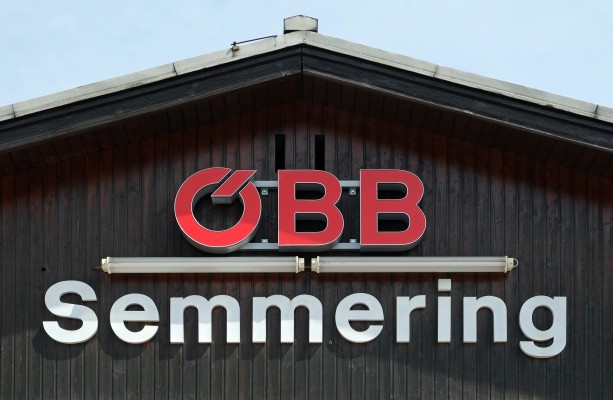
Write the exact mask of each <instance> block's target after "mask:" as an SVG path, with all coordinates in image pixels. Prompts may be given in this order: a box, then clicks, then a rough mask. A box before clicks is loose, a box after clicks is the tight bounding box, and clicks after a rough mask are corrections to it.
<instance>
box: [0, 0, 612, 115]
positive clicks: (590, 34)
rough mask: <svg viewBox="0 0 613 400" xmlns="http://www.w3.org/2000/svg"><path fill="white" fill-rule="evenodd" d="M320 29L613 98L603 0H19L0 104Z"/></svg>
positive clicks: (608, 17) (4, 20) (529, 82)
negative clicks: (292, 29) (294, 26)
mask: <svg viewBox="0 0 613 400" xmlns="http://www.w3.org/2000/svg"><path fill="white" fill-rule="evenodd" d="M296 14H304V15H309V16H311V17H315V18H318V19H319V32H320V33H322V34H324V35H330V36H335V37H338V38H341V39H345V40H349V41H352V42H357V43H361V44H365V45H368V46H372V47H377V48H381V49H385V50H388V51H393V52H396V53H400V54H404V55H407V56H410V57H414V58H418V59H422V60H425V61H429V62H433V63H436V64H440V65H444V66H447V67H452V68H456V69H460V70H464V71H468V72H473V73H477V74H480V75H485V76H488V77H491V78H496V79H501V80H505V81H509V82H513V83H517V84H521V85H525V86H529V87H533V88H537V89H541V90H545V91H548V92H552V93H556V94H561V95H564V96H568V97H572V98H576V99H580V100H585V101H589V102H592V103H597V104H601V105H606V106H609V107H613V77H612V75H613V74H612V71H613V44H612V43H613V22H611V21H613V2H605V1H593V0H588V1H583V2H578V1H567V0H558V1H551V0H539V1H535V0H533V1H527V0H515V1H492V0H489V1H481V0H477V1H464V2H459V1H442V0H441V1H377V2H372V1H363V2H360V1H357V0H354V1H351V2H349V1H337V2H334V1H330V0H329V1H319V0H310V1H308V2H307V1H290V0H288V1H284V2H273V1H266V0H260V1H242V2H239V1H222V0H217V1H208V0H200V1H196V0H174V1H164V2H158V1H151V0H149V1H145V0H134V1H130V0H122V1H117V0H105V1H96V2H94V1H88V0H79V1H75V0H63V1H57V0H22V1H19V2H16V1H14V2H9V1H6V0H5V1H3V2H2V3H1V4H0V34H1V36H0V37H1V38H2V39H0V54H1V57H2V58H1V60H2V62H0V106H1V105H7V104H11V103H16V102H19V101H23V100H28V99H31V98H35V97H39V96H42V95H46V94H50V93H55V92H58V91H61V90H65V89H70V88H73V87H77V86H81V85H84V84H88V83H92V82H97V81H100V80H103V79H108V78H113V77H116V76H120V75H124V74H127V73H130V72H136V71H140V70H143V69H146V68H151V67H155V66H158V65H161V64H166V63H169V62H172V61H177V60H181V59H185V58H189V57H193V56H197V55H201V54H206V53H209V52H212V51H215V50H220V49H223V48H226V47H229V45H230V43H231V42H232V41H233V40H237V41H241V40H247V39H252V38H256V37H260V36H266V35H274V34H280V33H282V27H283V18H285V17H289V16H292V15H296Z"/></svg>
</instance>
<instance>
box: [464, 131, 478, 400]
mask: <svg viewBox="0 0 613 400" xmlns="http://www.w3.org/2000/svg"><path fill="white" fill-rule="evenodd" d="M462 149H463V157H462V160H463V164H462V165H463V169H462V171H463V172H462V198H463V199H464V201H463V203H462V255H463V256H474V255H476V254H477V213H476V210H477V174H476V163H477V161H476V158H477V155H476V151H475V147H474V145H471V144H470V143H468V142H464V144H463V146H462ZM463 278H464V279H463V287H462V293H463V297H473V296H475V295H476V274H464V277H463ZM461 340H462V342H463V341H464V338H462V339H461ZM476 369H477V351H476V346H475V345H474V344H463V345H462V398H466V399H473V398H476V397H477V386H476V382H477V370H476Z"/></svg>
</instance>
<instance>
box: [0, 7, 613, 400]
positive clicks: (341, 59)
mask: <svg viewBox="0 0 613 400" xmlns="http://www.w3.org/2000/svg"><path fill="white" fill-rule="evenodd" d="M288 23H289V24H290V25H289V26H287V29H286V32H285V33H284V34H283V35H280V36H278V37H276V38H270V39H265V40H262V41H260V42H257V43H254V44H251V45H239V46H235V47H236V48H233V49H229V50H227V51H226V50H224V51H222V52H219V53H214V54H211V55H207V56H202V57H198V58H195V59H192V60H187V61H183V62H178V63H175V64H172V65H169V66H162V67H159V68H156V69H153V70H150V71H145V72H143V73H139V74H135V75H131V76H127V77H123V78H119V79H117V80H113V81H108V82H102V83H99V84H94V85H92V86H89V87H85V88H79V89H75V90H73V91H68V92H64V93H60V94H57V95H53V96H49V97H46V98H42V99H36V100H32V101H29V102H24V103H20V104H15V105H12V106H8V107H3V108H0V172H1V175H2V176H1V178H0V188H1V210H0V219H1V231H0V236H1V243H2V245H1V248H0V268H1V275H0V287H1V289H0V290H1V291H0V304H1V311H0V331H1V338H0V340H1V353H0V397H1V398H22V399H26V398H32V399H34V398H44V399H51V398H58V399H64V398H214V399H221V398H227V399H234V398H283V399H287V398H309V399H313V398H317V399H328V398H395V399H396V398H398V399H403V398H435V397H436V398H507V397H513V398H517V397H519V398H528V397H531V398H594V399H601V398H607V397H608V396H610V393H611V392H612V391H613V369H612V368H611V367H610V364H611V361H610V360H611V359H612V358H613V319H612V318H611V316H612V315H613V314H612V311H613V308H612V307H613V298H612V296H613V295H612V294H611V291H610V290H609V288H610V287H612V286H613V250H612V249H613V162H612V160H613V156H612V151H613V110H610V109H607V108H606V107H598V106H593V105H590V104H587V103H583V102H579V101H575V100H571V99H566V98H562V97H558V96H554V95H550V94H547V93H542V92H538V91H535V90H529V89H525V88H521V87H519V86H514V85H510V84H506V83H502V82H497V81H493V80H490V79H487V78H482V77H478V76H473V75H471V74H466V73H461V72H458V71H454V70H451V69H446V68H442V67H437V66H434V65H431V64H428V63H424V62H421V61H417V60H413V59H410V58H408V57H403V56H398V55H395V54H391V53H387V52H384V51H381V50H376V49H371V48H366V47H364V46H360V45H355V44H352V43H348V42H345V41H343V40H339V39H335V38H330V37H327V36H324V35H321V34H319V33H317V32H316V28H313V26H311V25H309V24H312V23H313V21H311V20H308V19H300V18H299V19H297V20H290V21H288ZM292 23H295V24H296V25H295V26H292V25H291V24H292ZM305 23H306V24H307V25H301V24H305ZM213 167H226V168H230V169H232V170H255V171H256V172H255V175H254V179H255V181H257V182H276V181H277V180H278V177H279V171H282V170H322V171H327V172H329V173H331V174H332V175H333V176H335V177H336V178H337V179H338V180H340V181H353V182H355V181H358V182H359V180H360V171H361V170H377V169H383V170H390V169H397V170H402V171H409V172H411V173H413V174H415V175H416V176H418V177H419V179H420V180H421V182H423V188H424V191H423V196H422V198H421V201H420V202H419V208H420V209H421V210H422V211H423V213H424V215H425V220H426V221H427V223H426V227H425V230H424V232H423V236H422V237H421V240H420V241H419V243H418V244H417V245H415V246H414V247H412V248H410V249H406V250H402V251H387V250H380V251H378V252H374V253H364V252H360V251H356V250H354V249H353V248H352V247H351V246H349V247H347V249H346V250H340V251H335V250H323V251H315V252H311V251H308V249H307V250H299V251H294V252H284V253H280V252H279V251H277V250H275V249H274V248H269V249H266V248H264V247H265V246H261V247H263V248H264V249H263V250H262V249H260V250H258V249H253V250H239V251H236V252H235V253H232V254H228V255H216V254H215V255H214V254H209V253H207V252H204V251H201V250H200V249H198V248H196V247H195V246H194V245H193V244H192V243H190V241H188V240H186V238H185V237H184V235H183V234H182V232H181V229H180V227H179V226H178V224H177V220H176V218H175V212H174V206H175V198H176V195H177V192H178V190H179V188H180V187H181V185H182V184H183V183H184V182H185V181H186V179H187V178H188V177H190V176H191V175H192V174H194V173H196V172H198V171H201V170H204V169H207V168H213ZM354 186H355V185H354ZM264 189H265V190H266V191H265V192H264ZM353 189H354V190H355V191H356V192H357V193H355V195H354V193H352V192H351V191H350V190H345V189H344V190H343V194H342V195H341V196H340V200H339V201H338V203H336V205H337V207H338V209H339V210H340V213H341V214H342V215H343V218H344V228H343V230H342V235H341V236H340V243H350V244H351V243H360V239H361V237H360V236H361V234H360V232H361V230H360V224H361V220H362V217H363V213H362V212H361V211H360V206H361V205H360V195H359V194H360V191H359V187H354V188H353ZM276 192H277V190H276V188H275V187H274V186H272V185H271V187H270V188H266V187H263V186H261V185H260V186H258V193H259V194H260V198H261V205H262V210H261V220H260V224H259V228H258V229H257V231H256V232H255V236H254V237H253V239H252V240H251V242H252V243H259V244H265V243H269V244H274V243H277V242H278V239H279V238H278V235H279V233H278V232H279V227H278V219H279V197H278V196H277V193H276ZM305 196H306V198H311V197H309V196H310V195H309V194H306V195H305ZM381 196H383V197H385V196H389V197H388V198H391V199H396V198H401V197H402V196H403V194H402V193H401V194H398V193H389V194H387V195H386V194H381ZM243 208H244V207H243V206H242V205H241V203H240V202H238V201H236V202H233V203H232V204H230V205H215V204H212V203H211V200H210V198H209V199H207V198H204V199H203V200H201V201H200V202H198V203H196V204H195V209H194V214H195V215H196V217H197V219H198V220H199V221H200V223H201V224H202V225H204V226H206V227H208V228H210V229H212V230H217V231H219V230H224V229H229V228H231V227H232V226H233V225H234V224H236V223H237V221H238V220H239V219H240V217H241V215H242V212H243V211H242V210H243ZM401 220H402V219H399V220H393V221H387V222H381V225H380V227H379V229H381V230H382V231H392V232H393V231H402V230H405V229H408V226H410V224H411V221H412V219H411V221H408V222H406V221H405V222H402V221H401ZM325 227H326V224H325V222H324V223H321V222H318V221H307V222H305V223H304V225H302V227H301V228H300V229H305V230H308V231H321V230H323V229H325ZM256 247H257V246H256ZM229 256H232V257H243V258H244V259H246V260H250V259H254V258H255V257H269V258H270V260H273V259H274V258H277V257H282V256H283V257H286V256H292V257H293V256H298V257H300V258H304V259H305V260H306V261H305V263H306V264H307V265H306V268H305V271H303V272H299V273H291V272H275V273H268V272H263V271H260V270H254V272H253V273H224V272H219V273H195V272H194V273H146V272H145V273H138V274H136V273H135V274H122V273H112V274H107V273H105V272H103V271H101V270H100V264H101V262H100V260H101V259H103V258H104V259H106V258H107V257H149V258H159V257H177V258H183V257H199V258H210V257H229ZM317 256H320V257H321V258H322V260H323V259H324V258H325V257H331V256H334V257H347V259H348V260H352V259H356V258H360V257H365V256H369V257H386V258H396V257H407V256H410V257H414V258H416V259H417V258H422V257H452V258H457V259H458V260H460V258H461V257H476V256H508V257H512V258H514V259H517V260H518V263H519V265H518V266H517V267H516V268H514V269H513V270H511V271H509V272H507V273H494V272H458V273H450V272H439V273H431V272H419V273H413V272H377V270H376V268H375V267H373V268H372V270H369V271H368V272H365V273H364V272H354V271H351V269H350V267H349V270H348V271H347V272H345V273H330V274H325V273H317V272H315V271H314V270H312V268H310V267H309V266H311V267H312V264H311V261H310V260H311V258H315V257H317ZM247 264H248V263H247ZM441 280H443V281H441ZM447 280H450V283H451V287H450V290H449V291H447V290H446V289H444V288H442V286H439V284H442V285H443V286H444V285H445V284H448V283H449V281H447ZM66 281H76V282H81V283H83V284H85V285H86V286H88V287H90V288H91V289H92V290H93V292H94V294H95V300H91V299H90V300H87V301H84V300H83V296H80V295H79V294H78V293H79V292H74V293H70V292H68V293H67V294H66V295H65V296H63V297H62V298H61V299H62V301H63V302H65V303H67V304H77V305H82V306H85V307H87V308H88V309H89V310H91V311H92V312H93V313H94V314H95V316H96V319H97V328H96V330H95V333H94V334H93V335H92V336H91V338H89V339H87V340H86V341H84V342H82V343H74V344H68V343H61V341H58V340H56V339H54V338H52V337H51V336H50V334H49V332H48V331H47V330H46V329H45V327H44V326H43V321H47V322H57V323H58V326H59V327H60V328H61V329H63V330H64V331H70V330H72V331H78V330H79V329H82V328H83V326H85V324H84V323H83V321H80V320H79V318H74V317H73V318H63V317H61V316H58V314H57V312H52V311H53V307H50V306H49V304H48V303H46V297H45V296H46V294H48V291H49V289H50V288H52V287H54V285H56V284H57V283H58V282H66ZM67 285H70V283H69V284H67ZM127 294H143V295H145V296H147V297H148V298H150V299H151V300H152V301H153V303H154V305H155V308H156V310H157V311H158V314H159V321H157V322H155V321H154V322H126V323H125V326H126V329H128V330H130V331H132V332H136V331H140V330H142V329H143V328H144V326H145V325H149V326H156V327H157V331H156V333H155V334H154V335H153V337H152V338H151V339H149V340H146V341H145V342H144V343H140V344H132V343H126V341H124V340H122V339H121V338H120V337H118V335H117V334H116V332H115V331H114V330H113V328H112V327H111V321H110V313H111V308H112V307H113V305H114V304H115V302H116V301H117V300H118V299H120V298H122V297H123V296H125V295H127ZM354 294H368V295H371V296H372V297H374V298H375V299H376V301H377V302H378V303H379V304H380V306H381V312H382V314H383V317H382V318H381V317H376V318H374V319H371V320H370V321H368V320H367V319H368V318H364V320H362V321H360V320H359V319H360V318H357V319H358V321H355V322H351V323H350V326H351V329H353V330H355V331H356V332H364V331H366V330H367V329H369V328H372V327H380V332H379V333H378V334H377V335H375V337H374V339H372V340H369V341H367V342H364V343H357V342H355V341H351V340H348V339H347V338H346V337H345V336H344V335H343V334H342V333H341V332H339V326H338V318H337V315H338V309H339V304H340V303H341V302H342V301H343V299H346V298H347V297H349V296H351V295H354ZM191 295H199V296H202V297H203V298H205V299H212V298H213V297H214V296H218V295H226V296H229V297H231V298H233V299H235V300H236V301H237V303H238V305H239V307H240V317H239V320H240V330H239V332H240V337H239V339H240V340H239V343H227V335H228V331H229V330H231V329H232V327H231V326H230V325H228V324H227V323H226V318H227V311H224V309H223V307H217V308H215V309H214V310H213V311H212V314H211V315H212V327H213V328H212V341H211V343H198V324H199V320H202V316H200V319H199V318H198V314H197V313H196V311H195V310H194V309H192V308H188V309H187V310H186V311H185V313H184V332H185V337H184V343H171V329H170V327H171V325H172V324H171V310H170V304H171V298H185V297H187V296H191ZM273 295H282V296H286V297H287V298H288V299H290V300H291V299H294V298H296V297H297V296H300V295H310V296H312V297H313V298H315V299H317V300H319V302H320V303H321V305H322V315H321V318H320V321H321V324H322V328H321V333H322V336H321V342H317V341H315V342H313V341H311V340H310V337H309V325H311V326H312V325H313V321H311V322H309V318H311V317H312V315H311V314H312V312H311V313H309V312H307V310H306V309H305V307H299V308H297V309H296V312H295V314H294V324H295V325H294V326H295V328H294V340H293V342H292V343H282V342H281V341H282V337H281V336H282V330H281V326H280V325H281V324H280V319H284V320H285V319H287V318H285V317H282V316H281V315H280V314H281V313H280V311H279V310H278V309H276V308H275V307H271V308H270V309H269V310H268V313H267V314H266V315H267V318H266V319H265V320H264V322H263V323H264V326H265V327H266V330H265V331H266V340H265V342H264V343H257V342H255V341H254V339H253V330H254V328H253V327H254V325H256V324H257V323H260V324H261V323H262V321H261V320H258V318H257V316H254V302H255V300H254V299H256V298H266V297H269V296H273ZM417 296H423V298H424V303H425V304H424V307H416V308H415V309H413V310H412V311H410V312H409V311H408V309H407V312H406V313H405V312H403V308H402V307H401V306H400V304H404V303H399V302H398V299H399V298H400V299H402V298H409V299H410V298H416V297H417ZM488 296H492V297H496V298H498V299H500V301H501V302H502V303H503V304H504V306H505V307H506V315H504V318H503V319H504V321H499V322H496V321H494V318H495V317H494V315H495V314H494V313H493V312H491V311H490V310H488V309H487V307H484V308H483V309H481V310H480V311H478V312H476V315H477V317H476V321H477V322H476V341H474V342H473V341H471V340H470V339H469V338H468V339H467V334H466V331H465V329H466V328H465V326H468V325H470V321H469V320H468V317H467V314H469V313H467V311H466V309H465V306H466V304H467V302H470V300H467V299H471V298H477V299H481V298H484V297H488ZM539 296H544V297H547V298H550V299H555V298H563V299H564V303H565V307H564V309H563V311H564V312H563V313H557V312H556V311H554V310H551V308H550V307H548V306H547V305H546V304H545V303H539V304H538V307H537V308H536V309H535V310H534V312H533V313H528V314H527V315H529V317H530V318H529V320H530V321H531V322H532V324H533V325H534V326H533V328H534V329H532V331H528V328H529V325H531V324H530V323H528V322H526V323H525V324H526V325H524V326H522V322H521V318H520V311H521V310H522V308H523V307H524V306H526V303H527V302H528V300H529V299H532V298H535V297H539ZM539 298H540V297H539ZM444 304H450V309H449V310H450V311H449V314H448V317H447V314H445V312H446V311H445V308H444V307H443V306H442V305H444ZM496 304H499V303H496ZM526 307H528V306H526ZM69 308H70V307H69ZM141 308H142V307H141ZM365 308H368V306H367V305H366V306H364V305H362V306H361V307H359V306H358V307H354V308H353V310H357V309H362V310H363V309H365ZM138 309H139V307H132V308H128V310H132V311H137V310H138ZM371 309H372V307H371ZM364 315H365V314H364ZM83 318H84V319H85V320H87V318H85V317H83ZM445 318H448V319H447V320H445ZM87 321H90V320H87ZM446 321H447V322H446ZM562 322H563V323H562ZM402 324H410V340H409V341H408V342H403V341H400V340H399V334H398V332H399V329H404V328H402V327H401V328H399V325H402ZM402 326H403V327H406V326H408V325H402ZM443 326H449V332H448V340H445V339H443V340H441V336H439V333H440V331H441V330H442V329H443V328H442V327H443ZM498 326H500V327H502V328H501V329H503V330H504V332H505V335H506V337H505V339H504V340H496V332H495V329H496V328H495V327H498ZM554 326H556V329H557V330H556V332H554V333H551V332H550V334H551V335H550V336H547V333H541V336H540V339H538V338H537V336H538V335H535V334H534V330H535V329H536V330H538V331H541V332H548V330H550V328H552V327H554ZM526 327H528V328H526ZM60 332H61V331H60ZM443 333H444V332H443ZM537 333H538V332H537ZM443 336H444V335H443ZM66 337H67V338H69V336H66ZM66 340H69V339H66ZM531 340H532V341H534V343H535V344H536V345H537V346H538V347H540V348H546V347H549V346H553V345H554V344H555V343H554V342H555V341H556V340H557V341H558V343H560V341H562V340H563V342H564V343H563V346H562V350H561V351H559V353H557V354H555V355H552V356H547V357H545V358H539V357H536V356H531V355H529V354H527V353H526V352H525V351H522V348H521V346H522V345H521V343H522V342H527V341H531Z"/></svg>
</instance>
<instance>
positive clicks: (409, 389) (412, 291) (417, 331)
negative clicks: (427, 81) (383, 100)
mask: <svg viewBox="0 0 613 400" xmlns="http://www.w3.org/2000/svg"><path fill="white" fill-rule="evenodd" d="M404 105H405V103H400V104H399V114H400V110H401V109H403V110H404ZM404 112H405V111H402V113H404ZM406 112H407V113H409V114H410V109H407V110H406ZM399 117H400V118H402V117H401V116H400V115H399ZM405 118H407V119H408V118H409V115H408V114H407V115H405ZM402 134H403V135H404V136H406V139H405V142H404V147H403V148H404V151H403V152H402V153H406V166H407V170H408V171H411V172H413V173H414V174H416V175H418V176H420V177H421V161H420V155H421V152H420V150H419V132H418V131H417V130H416V129H413V128H407V127H404V129H403V132H402ZM420 207H421V208H422V209H424V204H423V203H422V202H420ZM418 251H420V250H418ZM405 277H406V278H405V279H406V280H407V281H408V285H407V287H406V289H405V290H406V292H404V295H405V296H406V295H408V296H409V297H411V296H416V295H420V294H422V293H423V292H422V291H421V278H420V276H419V275H415V274H406V275H405ZM423 318H424V316H423V313H422V312H416V313H414V315H412V316H411V342H410V343H408V344H406V345H399V346H402V347H404V346H406V350H405V352H406V356H405V357H406V369H405V371H404V375H405V377H406V378H405V379H406V385H405V388H403V390H406V398H410V399H411V398H419V396H420V394H421V371H422V369H421V364H420V361H419V354H420V348H421V337H422V336H423V334H425V332H426V328H425V327H424V326H423V324H422V320H423ZM402 347H400V348H402Z"/></svg>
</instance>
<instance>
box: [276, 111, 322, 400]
mask: <svg viewBox="0 0 613 400" xmlns="http://www.w3.org/2000/svg"><path fill="white" fill-rule="evenodd" d="M290 112H291V113H292V116H291V117H289V118H288V115H289V113H290ZM286 113H287V114H288V115H285V114H286ZM308 122H309V118H308V110H307V105H306V103H304V102H300V103H295V104H294V106H293V107H291V108H289V109H287V108H286V112H284V117H283V130H284V131H285V132H291V131H292V130H293V133H294V137H295V142H296V143H303V142H305V141H306V140H308V137H309V132H310V126H309V125H308ZM311 136H312V135H311ZM298 151H303V150H302V149H298V148H296V152H298ZM296 156H297V154H296ZM304 161H307V162H308V159H305V160H303V161H302V163H301V164H296V166H297V167H298V168H308V164H307V165H305V164H304ZM309 277H310V276H308V275H307V274H304V273H301V274H295V275H293V276H292V279H291V281H289V280H288V281H285V280H284V286H285V288H284V291H287V292H288V296H289V295H290V294H291V295H292V296H296V295H300V294H306V293H308V291H309V288H308V282H307V279H308V278H309ZM307 318H308V315H307V313H306V312H304V310H302V311H301V312H296V313H295V329H296V335H295V336H296V341H295V343H294V346H293V357H294V359H293V368H292V369H291V370H292V372H293V375H294V376H293V379H292V380H293V383H294V389H293V393H291V395H292V396H293V397H294V398H295V399H306V398H308V397H310V396H312V395H317V394H319V393H321V391H320V390H321V386H320V384H321V382H320V381H319V379H317V377H319V374H318V373H316V374H315V375H316V377H314V376H311V372H312V368H311V365H312V364H315V365H318V364H319V363H320V362H321V346H317V347H319V349H317V352H313V351H312V350H315V349H312V347H313V346H312V345H309V338H308V335H307V329H299V328H298V327H300V326H304V327H306V326H307V325H308V319H307Z"/></svg>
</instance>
